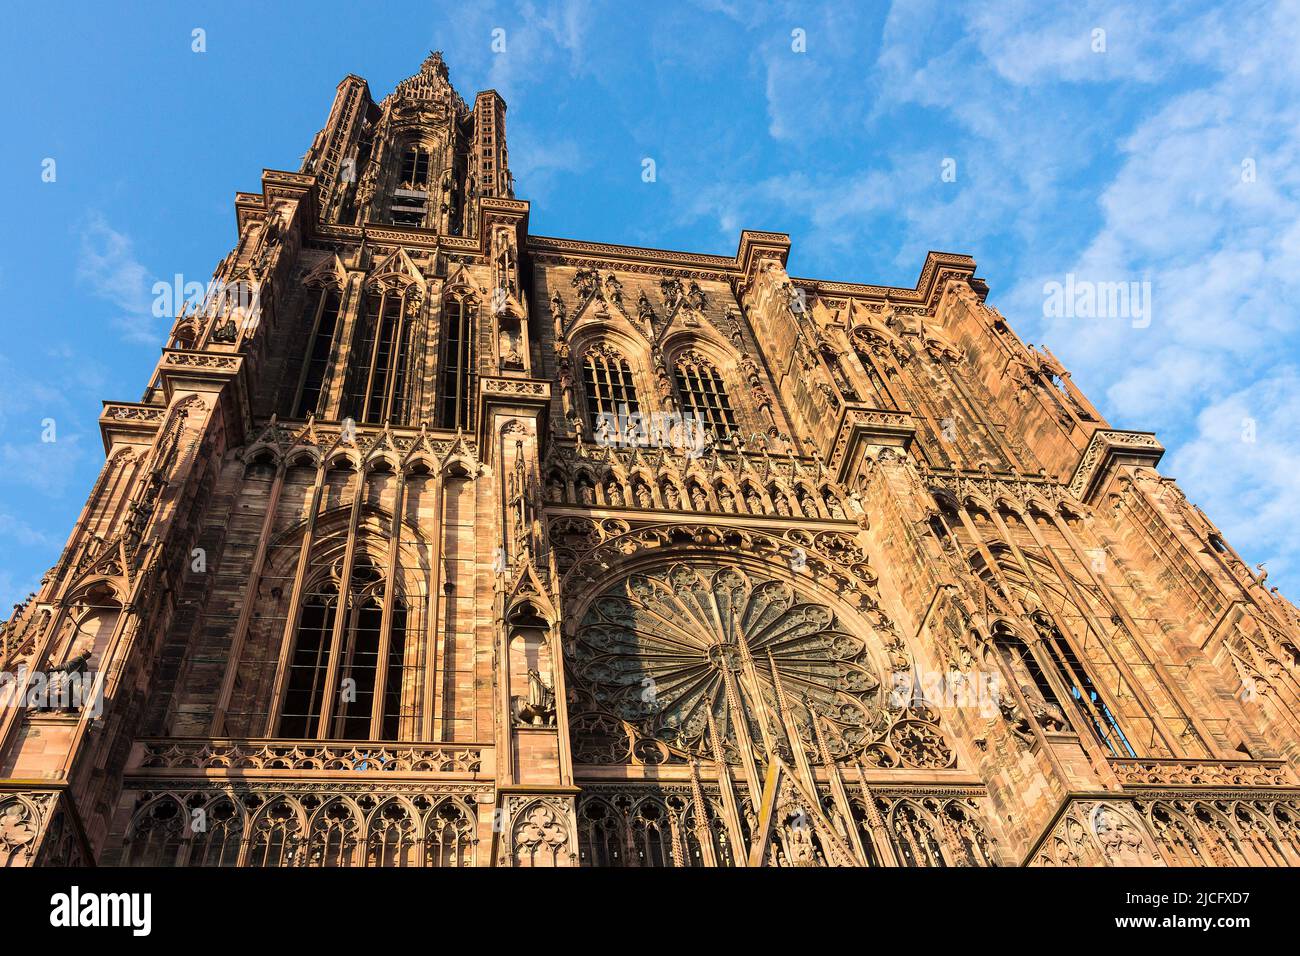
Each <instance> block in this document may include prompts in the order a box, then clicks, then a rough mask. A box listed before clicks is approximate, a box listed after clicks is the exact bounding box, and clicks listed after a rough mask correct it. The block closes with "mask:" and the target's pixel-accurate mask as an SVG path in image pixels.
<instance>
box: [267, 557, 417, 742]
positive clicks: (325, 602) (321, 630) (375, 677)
mask: <svg viewBox="0 0 1300 956" xmlns="http://www.w3.org/2000/svg"><path fill="white" fill-rule="evenodd" d="M341 577H342V569H341V562H340V563H337V564H335V566H334V568H333V569H332V570H331V572H330V575H329V578H328V579H327V580H326V581H325V582H324V583H321V584H318V585H317V586H316V587H315V588H314V589H313V591H312V592H311V593H309V594H308V595H307V597H306V598H305V599H304V601H303V606H302V611H301V613H300V614H299V617H298V630H297V633H296V635H295V638H294V646H293V651H292V653H291V654H290V656H289V674H288V680H287V683H286V687H285V695H284V701H283V704H282V705H281V708H280V720H279V725H278V733H279V736H281V737H289V738H298V739H307V740H310V739H313V738H315V737H317V736H318V735H319V731H320V720H321V714H322V712H324V711H328V713H329V714H330V715H331V717H330V720H329V728H328V731H327V733H326V734H325V736H326V737H327V738H330V739H340V740H396V739H398V736H399V732H400V729H401V728H400V718H401V713H400V705H401V700H402V693H401V689H402V686H403V678H404V667H403V661H404V659H405V654H406V605H405V603H404V602H403V601H402V599H401V597H400V595H394V597H393V599H392V600H393V607H392V614H391V619H390V621H389V640H388V642H387V643H388V647H387V653H386V655H385V653H384V640H383V625H384V605H385V603H386V601H387V598H386V596H385V593H384V584H383V576H382V575H381V574H380V572H379V570H378V569H377V568H376V567H375V564H374V562H373V561H372V560H371V559H370V557H369V556H368V555H365V554H358V555H357V557H356V559H355V560H354V562H353V570H352V575H351V576H350V581H349V585H348V590H349V592H350V594H349V597H348V600H347V602H346V604H345V606H343V607H342V609H341V610H340V602H339V600H338V595H339V581H340V579H341ZM340 613H342V614H344V615H345V616H344V619H343V621H342V626H341V627H339V626H338V614H340ZM336 637H337V644H336ZM335 656H337V659H338V662H339V664H338V688H335V689H334V690H329V689H327V688H326V686H325V685H326V681H327V680H328V673H329V666H330V660H331V658H332V657H335ZM381 658H383V659H382V661H381ZM381 672H382V675H383V678H384V680H383V687H382V689H381V687H380V676H381ZM377 694H380V695H382V701H381V706H380V707H379V708H377V709H376V706H375V704H376V700H375V698H376V695H377ZM376 718H377V719H376Z"/></svg>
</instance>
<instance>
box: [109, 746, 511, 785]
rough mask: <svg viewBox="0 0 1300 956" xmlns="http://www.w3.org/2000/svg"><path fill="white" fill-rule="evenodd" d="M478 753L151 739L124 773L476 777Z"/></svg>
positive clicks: (470, 749) (481, 769)
mask: <svg viewBox="0 0 1300 956" xmlns="http://www.w3.org/2000/svg"><path fill="white" fill-rule="evenodd" d="M484 751H487V753H488V759H489V760H490V754H491V748H490V747H485V746H484V745H483V744H457V743H396V744H365V743H355V742H353V741H318V740H203V739H196V738H184V737H153V738H142V739H140V740H137V741H136V744H135V749H134V751H133V752H132V755H131V762H130V765H129V767H128V773H132V774H137V775H139V774H146V775H147V774H154V773H165V774H167V775H169V776H175V775H177V774H184V773H186V772H193V773H198V774H202V775H205V776H213V775H221V774H230V775H232V776H248V775H258V776H261V775H267V774H269V775H280V774H295V775H301V774H346V775H348V776H355V775H357V774H371V775H391V774H401V775H419V776H428V775H439V776H447V775H455V776H460V777H464V776H471V777H476V776H478V775H479V774H482V773H488V774H490V773H491V768H490V767H486V768H485V766H484Z"/></svg>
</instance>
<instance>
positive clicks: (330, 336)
mask: <svg viewBox="0 0 1300 956" xmlns="http://www.w3.org/2000/svg"><path fill="white" fill-rule="evenodd" d="M341 298H342V296H341V294H340V292H339V290H338V289H337V288H334V287H332V286H331V287H326V288H323V289H321V290H320V294H319V295H318V296H317V298H316V302H315V305H314V306H313V307H312V308H313V309H314V311H313V314H312V320H311V332H310V333H309V334H310V336H311V349H310V351H308V353H307V356H306V358H304V359H303V369H302V383H301V386H300V387H299V389H298V401H297V404H296V405H295V406H294V410H293V417H295V418H306V417H307V416H308V415H312V414H317V413H319V412H320V408H319V407H318V406H319V403H320V392H321V386H322V385H323V384H324V381H325V371H326V369H328V368H329V362H330V351H331V350H332V349H333V347H334V331H335V329H336V328H337V326H338V321H339V304H340V301H341Z"/></svg>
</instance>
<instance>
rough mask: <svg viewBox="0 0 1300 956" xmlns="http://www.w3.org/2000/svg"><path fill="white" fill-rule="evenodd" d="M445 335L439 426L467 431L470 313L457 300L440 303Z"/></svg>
mask: <svg viewBox="0 0 1300 956" xmlns="http://www.w3.org/2000/svg"><path fill="white" fill-rule="evenodd" d="M443 315H444V317H445V323H446V324H445V326H444V329H445V332H444V335H443V341H442V361H441V363H440V364H439V368H438V426H439V427H440V428H463V429H466V430H468V429H469V427H470V407H471V405H470V398H471V395H472V392H471V388H472V387H473V384H474V323H473V310H472V309H471V307H470V305H469V303H468V302H467V301H466V300H465V299H463V298H460V297H455V298H450V299H447V300H445V301H444V303H443Z"/></svg>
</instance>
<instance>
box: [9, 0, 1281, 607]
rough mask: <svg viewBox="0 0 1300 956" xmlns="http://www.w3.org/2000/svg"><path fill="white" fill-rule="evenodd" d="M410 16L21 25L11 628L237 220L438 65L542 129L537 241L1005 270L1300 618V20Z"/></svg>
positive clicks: (14, 97)
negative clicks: (279, 175)
mask: <svg viewBox="0 0 1300 956" xmlns="http://www.w3.org/2000/svg"><path fill="white" fill-rule="evenodd" d="M382 6H383V7H384V10H385V15H384V16H383V17H379V16H375V15H373V14H369V15H368V14H366V13H365V12H363V11H365V10H366V9H367V5H358V4H351V3H336V4H335V3H325V2H316V3H312V4H310V5H306V4H304V5H301V6H299V5H296V4H284V5H281V4H262V3H257V4H253V3H221V4H212V5H205V4H185V5H181V4H172V3H168V4H161V3H159V4H133V5H129V6H125V8H124V9H120V10H119V9H110V8H109V7H110V5H106V4H100V3H95V4H57V5H53V4H52V5H36V4H23V5H21V6H18V7H15V8H12V9H8V10H7V11H6V13H5V19H6V23H5V30H4V35H3V38H0V54H2V55H0V76H2V77H3V79H4V86H3V88H4V89H6V90H8V95H9V98H10V99H9V103H8V105H7V107H6V108H7V110H8V112H9V116H8V117H7V122H6V123H5V125H4V129H5V139H6V142H5V148H4V149H0V176H2V177H3V182H4V183H5V186H6V189H5V193H4V195H5V200H6V207H7V217H6V218H7V223H6V226H7V228H5V229H4V230H2V231H0V323H3V325H2V328H3V333H4V334H3V336H0V608H4V609H5V610H0V616H3V614H4V613H5V612H6V611H7V608H8V606H9V605H10V604H12V603H14V602H15V601H18V600H20V599H21V598H22V597H23V596H24V595H25V594H26V593H27V592H28V591H29V590H31V589H32V588H33V587H34V586H35V584H36V582H37V581H38V579H39V577H40V575H41V574H42V573H43V572H44V571H45V569H46V568H48V567H49V565H50V564H51V563H52V562H53V561H54V559H55V558H56V557H57V555H58V553H59V550H60V549H61V547H62V546H63V543H64V541H65V539H66V535H67V533H68V531H69V530H70V528H71V527H72V524H73V522H74V521H75V520H76V517H77V515H78V514H79V512H80V509H81V506H82V503H83V502H84V499H85V495H86V494H87V492H88V491H89V489H90V487H91V485H92V483H93V482H94V479H95V476H96V474H97V473H98V469H99V467H100V465H101V464H102V462H103V453H102V446H101V444H100V439H99V436H98V431H97V426H96V418H97V415H98V411H99V403H100V400H101V399H105V398H112V399H126V400H137V399H138V398H139V397H140V393H141V391H142V390H143V387H144V385H145V382H146V379H147V377H148V374H149V372H150V370H151V369H152V367H153V364H154V362H155V360H156V357H157V354H158V352H157V350H158V348H159V346H161V344H162V339H163V336H164V335H165V333H166V330H167V328H168V325H169V323H168V321H167V320H166V319H160V318H155V317H154V316H153V315H152V308H151V307H152V301H153V295H152V293H151V289H152V286H153V284H154V283H155V282H156V281H160V280H161V281H171V279H172V277H173V276H174V275H176V274H178V273H179V274H181V275H182V276H184V278H185V280H186V281H199V282H205V281H206V280H207V279H208V278H209V277H210V275H211V270H212V268H213V266H214V265H215V264H216V262H217V260H218V259H220V258H221V257H222V256H223V255H225V254H226V252H227V251H228V250H229V248H230V246H231V245H232V244H233V241H234V238H235V230H234V214H233V210H232V199H233V196H234V193H235V191H236V190H249V191H255V190H257V189H258V188H259V183H260V174H261V170H262V168H263V167H271V168H277V169H294V170H296V169H297V168H298V165H299V162H300V158H301V156H302V154H303V153H304V152H305V151H306V149H307V147H308V145H309V144H310V142H311V139H312V137H313V135H314V134H315V133H316V131H317V130H318V129H319V128H320V127H321V125H322V124H323V123H324V121H325V118H326V115H327V113H328V110H329V106H330V102H331V98H332V96H333V92H334V87H335V85H336V84H337V83H338V81H339V80H340V79H341V78H342V77H343V76H344V74H346V73H349V72H352V73H356V74H358V75H361V76H364V77H365V78H366V79H367V80H369V82H370V86H371V91H372V93H373V94H374V95H375V96H376V97H377V98H378V97H381V96H383V95H384V94H385V93H387V92H388V91H389V90H390V89H391V88H392V87H393V85H394V84H395V83H396V82H397V81H398V80H400V79H401V78H403V77H405V76H407V75H409V74H411V73H413V72H414V71H415V70H416V69H417V68H418V67H419V64H420V61H421V60H422V59H423V57H424V56H425V55H426V54H427V52H428V51H429V50H430V49H441V50H443V51H444V54H445V57H446V60H447V62H448V64H449V66H450V68H451V77H452V81H453V82H454V83H455V85H456V87H457V89H458V90H459V91H460V92H461V94H462V95H463V96H465V97H466V99H467V100H468V99H471V98H472V97H473V94H474V93H475V92H476V91H478V90H481V89H486V88H495V89H497V90H498V91H500V92H501V93H502V95H503V96H504V97H505V98H506V100H507V103H508V104H509V112H508V116H507V128H508V135H509V145H510V155H511V165H512V168H513V171H514V173H515V176H516V183H517V194H518V195H519V197H520V198H525V199H529V200H531V201H532V204H533V206H532V219H531V226H532V230H533V231H534V232H536V233H541V234H547V235H556V236H569V237H576V238H583V239H593V240H601V241H609V242H622V243H633V244H643V245H651V246H659V247H668V248H676V249H689V250H693V251H699V252H714V253H724V254H728V255H729V254H731V253H733V252H734V251H735V248H736V243H737V239H738V235H739V231H740V230H741V229H742V228H751V229H772V230H780V231H785V232H789V233H790V234H791V236H792V239H793V243H794V246H793V250H792V252H791V257H790V260H791V261H790V271H791V272H792V274H794V275H800V276H816V277H824V278H834V279H843V280H850V281H853V280H856V281H865V282H877V283H893V284H898V285H906V286H911V285H912V284H913V283H914V281H915V279H916V276H917V273H918V272H919V271H920V268H921V264H922V262H923V261H924V258H925V253H926V250H928V249H940V250H945V251H952V252H964V253H968V254H970V255H973V256H974V257H975V258H976V260H977V261H978V262H979V265H980V274H981V275H982V276H984V277H985V278H986V279H987V281H988V282H989V285H990V287H991V290H992V291H991V301H992V302H993V303H994V304H995V305H997V306H998V307H999V308H1000V309H1001V311H1002V312H1003V313H1004V314H1005V315H1006V316H1007V317H1008V318H1009V319H1010V321H1011V323H1012V325H1013V326H1014V327H1015V329H1016V330H1017V331H1018V332H1019V333H1020V334H1021V336H1022V337H1024V338H1025V339H1026V340H1027V341H1030V342H1035V343H1044V344H1046V345H1048V346H1049V347H1050V348H1051V349H1052V351H1053V352H1054V353H1055V354H1056V355H1057V356H1058V357H1059V358H1060V359H1061V360H1062V361H1063V362H1064V363H1065V365H1066V367H1067V368H1069V369H1071V371H1072V372H1073V375H1074V379H1075V381H1076V382H1078V383H1079V385H1080V386H1081V387H1082V388H1083V389H1084V390H1085V391H1086V392H1087V393H1088V394H1089V395H1090V396H1091V397H1092V398H1093V399H1094V401H1096V402H1097V404H1098V405H1099V406H1100V407H1101V408H1102V410H1103V412H1104V413H1105V414H1106V415H1107V416H1108V417H1109V418H1110V419H1111V421H1112V422H1113V423H1114V424H1115V425H1117V426H1118V427H1125V428H1138V429H1150V430H1154V431H1156V432H1157V433H1158V434H1159V436H1160V437H1161V439H1162V440H1163V441H1164V443H1165V445H1166V446H1167V447H1168V449H1169V452H1168V453H1167V455H1166V457H1165V462H1164V466H1163V468H1162V470H1163V471H1164V472H1165V473H1166V474H1168V475H1172V476H1174V477H1177V478H1178V479H1179V480H1180V484H1181V486H1182V487H1183V489H1184V490H1185V491H1186V492H1187V494H1188V496H1189V497H1190V498H1191V500H1192V501H1194V502H1196V503H1197V504H1199V505H1200V506H1202V507H1203V508H1204V509H1205V510H1206V512H1207V513H1208V514H1209V515H1210V516H1211V517H1212V518H1213V519H1214V520H1215V521H1217V522H1218V523H1219V524H1220V526H1221V527H1223V529H1224V531H1225V533H1226V534H1227V536H1228V539H1229V540H1230V541H1231V542H1232V543H1233V544H1234V545H1235V546H1236V547H1237V548H1238V549H1239V550H1240V551H1241V552H1242V553H1243V555H1244V556H1245V557H1246V558H1247V560H1248V561H1249V562H1250V563H1254V562H1257V561H1265V562H1267V566H1268V568H1269V570H1270V578H1269V582H1270V584H1272V583H1277V584H1280V585H1281V586H1282V588H1283V590H1284V591H1285V592H1287V593H1289V594H1290V595H1292V596H1295V595H1296V594H1298V593H1300V587H1297V584H1300V545H1298V544H1297V541H1298V540H1300V534H1298V533H1300V508H1297V507H1296V506H1297V504H1300V495H1298V494H1297V490H1298V487H1300V388H1298V387H1297V386H1300V370H1298V369H1300V347H1298V346H1297V344H1296V343H1297V340H1296V332H1297V325H1300V307H1298V306H1297V305H1296V303H1297V302H1300V269H1297V268H1296V267H1297V264H1300V109H1297V106H1298V105H1300V96H1298V95H1297V94H1298V93H1300V58H1297V56H1296V50H1298V49H1300V6H1298V5H1297V3H1250V2H1234V3H1230V4H1222V5H1215V4H1198V3H1161V4H1150V3H1143V2H1131V3H1130V2H1122V0H1117V2H1105V3H1092V2H1077V3H1071V4H1068V5H1059V6H1060V9H1048V7H1049V5H1047V4H1042V3H1038V2H1008V3H987V2H981V3H970V4H962V3H952V2H927V0H907V2H899V3H896V4H893V5H892V6H891V5H890V4H888V3H873V2H860V3H843V4H790V5H784V4H780V3H776V4H764V5H762V6H761V9H760V10H754V9H751V7H754V6H759V5H756V4H749V3H740V2H735V3H728V2H719V0H714V2H699V3H681V4H673V3H664V4H655V5H653V6H649V5H647V9H645V10H641V11H636V10H631V9H629V7H631V5H629V4H625V3H604V4H602V3H596V2H576V0H573V2H555V3H543V2H536V3H521V4H483V5H475V6H474V7H473V9H471V10H469V11H466V10H465V9H464V5H463V4H442V3H430V2H427V0H426V2H422V3H412V4H383V5H382ZM1053 6H1054V5H1053ZM195 29H202V30H204V31H205V40H206V52H202V53H196V52H193V51H192V49H191V46H192V43H193V40H192V37H193V31H194V30H195ZM496 30H501V31H504V33H503V34H501V33H497V34H495V36H496V37H497V38H498V40H499V38H501V37H504V41H505V43H504V47H505V49H504V51H499V48H500V46H501V43H500V42H498V43H497V44H496V47H497V48H498V49H497V50H494V48H493V47H494V44H493V39H494V31H496ZM796 31H802V32H801V33H800V32H796ZM1097 31H1104V34H1099V33H1098V32H1097ZM800 38H802V41H803V42H802V44H800V42H799V40H800ZM1099 41H1101V42H1099ZM801 45H802V47H803V49H802V51H800V50H799V49H796V48H797V47H799V46H801ZM1099 47H1104V49H1099ZM646 158H650V159H653V160H654V161H655V168H656V173H657V176H656V179H655V181H654V182H650V183H647V182H644V181H643V179H642V175H641V173H642V169H643V160H644V159H646ZM47 159H53V160H54V161H55V166H54V171H55V177H56V178H55V180H54V181H53V182H45V181H43V178H42V171H43V169H44V168H45V166H43V164H44V161H45V160H47ZM945 160H954V161H955V167H954V166H952V165H949V166H948V167H947V168H948V169H954V168H955V172H956V176H955V179H954V178H953V177H952V176H949V177H946V179H947V180H951V181H946V179H945V177H944V176H943V175H942V172H943V170H944V168H945V166H944V163H945ZM1070 274H1073V275H1075V276H1076V277H1078V279H1080V280H1084V281H1104V282H1149V283H1150V288H1151V316H1150V318H1151V321H1150V323H1149V324H1148V325H1145V326H1144V327H1142V324H1141V323H1135V322H1132V321H1129V320H1128V319H1125V318H1108V319H1105V318H1100V319H1099V318H1078V317H1074V318H1046V317H1045V315H1044V284H1045V283H1047V282H1053V281H1055V282H1064V281H1065V279H1066V276H1067V275H1070ZM49 419H52V420H53V422H54V436H53V437H54V438H55V440H54V441H52V442H51V441H42V433H43V431H44V432H46V435H45V437H49V434H48V430H47V429H46V420H49ZM1252 439H1253V440H1252Z"/></svg>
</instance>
